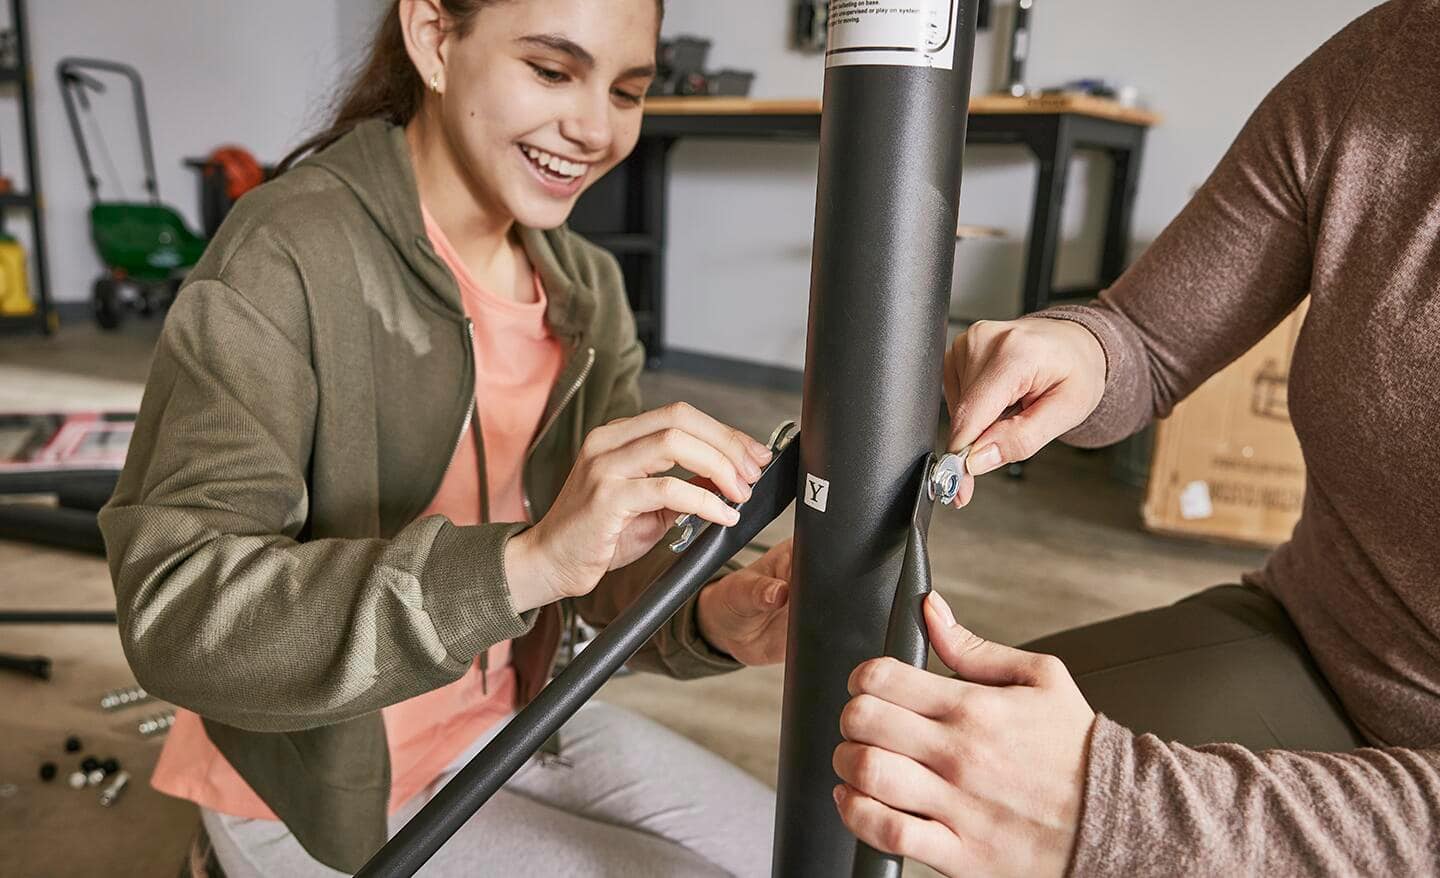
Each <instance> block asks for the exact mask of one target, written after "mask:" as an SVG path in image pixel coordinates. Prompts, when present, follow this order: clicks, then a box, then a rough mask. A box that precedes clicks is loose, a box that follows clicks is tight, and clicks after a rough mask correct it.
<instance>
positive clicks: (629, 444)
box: [505, 403, 771, 613]
mask: <svg viewBox="0 0 1440 878" xmlns="http://www.w3.org/2000/svg"><path fill="white" fill-rule="evenodd" d="M770 456H771V454H770V449H768V448H766V447H765V446H764V445H762V444H761V443H759V442H756V441H755V440H754V439H751V438H750V437H749V436H746V435H745V434H744V433H741V432H740V431H739V430H736V429H734V428H731V427H727V426H725V425H724V424H722V423H720V422H719V421H717V420H715V419H714V418H712V417H710V416H709V415H707V414H705V413H703V412H701V411H699V410H697V409H695V408H693V407H692V406H689V405H686V404H685V403H675V404H673V405H668V406H665V407H664V408H661V409H655V410H654V411H649V412H645V413H644V414H641V415H636V416H635V417H633V418H622V419H620V420H618V421H614V422H612V423H609V424H606V425H605V426H603V427H598V428H596V429H595V430H592V431H591V432H590V435H588V436H586V437H585V442H584V444H583V445H581V446H580V456H579V458H578V459H577V460H576V461H575V466H574V468H573V469H572V470H571V471H570V476H569V478H567V479H566V480H565V485H564V487H563V488H561V489H560V495H559V496H558V497H557V498H556V499H555V504H554V505H553V506H552V507H551V508H550V511H549V512H548V513H547V514H546V515H545V517H544V518H542V519H541V520H540V521H539V522H537V523H536V524H535V526H534V527H532V528H530V529H529V530H526V531H523V532H522V533H520V534H517V535H516V536H515V537H513V538H511V540H510V542H509V543H508V544H506V547H505V574H506V579H507V580H508V581H509V583H510V594H511V600H512V601H513V603H514V606H515V610H516V611H517V612H522V613H523V612H525V611H526V610H530V609H534V608H535V607H539V606H543V605H545V604H549V603H553V602H555V601H557V600H559V599H561V598H565V597H576V596H579V595H583V594H587V593H588V592H589V591H590V590H591V589H593V588H594V587H595V585H596V584H597V583H598V582H599V581H600V577H602V576H604V575H605V573H606V572H607V571H610V570H614V569H616V568H618V567H624V566H625V565H626V564H629V563H630V562H632V561H635V560H637V559H638V558H640V557H641V556H642V555H644V554H645V553H646V552H648V551H650V549H651V548H652V547H653V546H654V545H655V543H656V542H657V541H658V540H659V539H660V537H662V536H664V535H665V532H666V531H667V530H669V529H670V527H671V526H672V525H673V524H674V522H675V517H676V516H677V515H686V514H694V515H698V516H700V517H701V518H703V519H705V520H706V521H710V522H713V523H715V524H719V525H722V526H725V527H729V526H731V525H733V524H735V523H736V522H737V521H739V519H740V516H739V514H738V513H737V512H736V511H735V510H734V509H732V508H731V507H729V506H727V505H726V504H725V502H724V501H723V500H721V498H720V496H718V495H716V494H714V493H712V492H711V491H708V490H706V489H705V488H702V487H700V486H699V485H695V484H692V483H690V482H687V481H685V480H684V479H679V478H675V477H673V476H657V475H656V474H657V473H663V472H665V471H667V470H670V469H672V468H674V467H677V466H679V467H684V468H685V469H687V470H689V471H690V472H692V473H695V474H696V475H699V476H702V477H704V478H706V479H709V480H710V481H711V482H712V483H714V484H715V485H716V486H717V487H718V488H719V490H720V492H721V493H722V494H724V496H725V497H726V498H728V499H729V500H730V501H731V502H732V503H743V502H745V501H746V500H748V499H749V498H750V492H751V485H753V484H755V482H756V481H757V480H758V479H759V478H760V471H761V467H762V466H763V465H764V464H765V463H767V462H769V460H770Z"/></svg>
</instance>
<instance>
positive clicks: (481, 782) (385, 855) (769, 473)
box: [356, 440, 799, 878]
mask: <svg viewBox="0 0 1440 878" xmlns="http://www.w3.org/2000/svg"><path fill="white" fill-rule="evenodd" d="M798 461H799V443H798V440H796V441H792V442H791V443H790V445H789V446H788V447H787V448H786V449H784V450H783V451H780V452H777V453H776V455H775V459H774V460H772V461H771V462H770V464H769V465H768V466H767V467H766V468H765V472H764V474H763V475H762V476H761V478H760V481H758V482H757V483H756V484H755V486H754V489H753V493H752V494H751V496H750V499H749V500H747V501H746V502H745V505H744V507H743V508H742V510H741V518H740V523H739V524H736V525H735V526H734V527H728V528H723V527H715V526H711V527H709V528H707V529H706V530H705V531H704V533H702V534H700V536H699V537H698V538H696V540H695V542H694V544H693V545H692V546H691V547H690V549H689V550H688V551H687V552H686V553H685V554H684V555H683V556H682V557H681V558H680V559H679V560H678V561H676V562H675V563H674V564H672V565H671V566H670V568H669V569H668V570H666V571H665V572H664V573H662V574H661V575H660V577H659V578H658V579H656V580H655V582H654V583H653V584H651V586H650V587H649V588H648V589H646V590H645V593H644V594H642V595H641V596H640V597H639V598H638V599H637V600H636V601H635V602H634V603H633V604H631V605H630V606H629V607H628V608H626V610H625V611H624V612H623V613H621V614H620V616H619V617H618V618H616V619H615V621H613V622H611V623H610V624H609V625H607V626H605V628H604V630H602V631H601V632H600V634H599V635H598V636H597V637H596V638H595V639H594V640H593V641H591V642H590V645H589V646H587V647H586V648H585V651H584V652H582V653H580V654H579V655H577V656H576V657H575V658H574V660H573V661H571V662H570V664H569V665H567V666H566V668H565V670H564V671H561V672H560V674H559V675H557V676H556V677H555V679H554V680H551V681H550V685H548V686H546V687H545V688H544V689H542V690H541V691H540V694H539V695H538V696H536V698H535V700H534V701H532V702H530V704H528V705H527V706H526V707H525V709H524V710H522V711H521V712H520V713H519V714H518V715H517V716H516V717H515V718H514V719H512V720H511V721H510V722H509V723H508V724H507V725H506V726H505V728H504V729H502V730H501V731H500V734H498V735H496V736H495V738H494V740H492V741H491V742H490V743H489V744H487V745H485V748H484V749H483V750H481V751H480V752H479V753H478V754H476V756H475V758H473V759H471V760H470V762H469V764H467V765H466V766H465V767H464V768H462V769H460V772H459V773H458V774H457V775H455V777H454V778H453V779H451V781H450V782H449V783H448V784H446V785H445V787H444V788H443V789H441V790H440V792H439V793H437V794H436V795H435V798H433V799H431V800H430V801H429V802H428V803H427V804H426V805H425V807H424V808H422V809H421V810H420V813H418V814H416V815H415V817H414V818H412V819H411V820H410V822H409V823H407V824H406V825H405V826H404V827H403V828H401V830H400V831H399V832H398V833H396V834H395V836H394V838H392V839H390V841H389V842H387V843H386V844H385V846H384V847H382V848H381V849H380V850H379V851H378V852H377V853H376V854H375V856H373V857H371V858H370V861H369V862H368V863H366V864H365V866H364V868H362V869H361V870H360V871H359V872H357V873H356V874H357V875H358V876H385V878H390V876H394V875H402V876H405V875H414V874H415V872H416V871H418V870H419V869H420V867H421V866H423V865H425V862H426V861H427V860H429V859H430V857H431V856H433V855H434V854H435V852H436V851H438V850H439V849H440V846H441V845H443V844H445V842H446V841H447V840H449V838H450V836H452V835H454V834H455V832H456V831H457V830H458V829H459V828H460V827H461V826H463V825H464V824H465V821H467V820H469V819H470V817H471V816H472V815H474V813H475V812H476V811H478V810H480V808H481V806H483V805H484V804H485V803H486V802H487V801H489V799H490V797H491V796H493V795H494V794H495V792H496V791H497V790H499V789H500V787H501V786H503V785H504V784H505V782H506V781H507V780H509V779H510V778H511V776H513V775H514V774H515V772H516V771H518V770H519V769H520V766H522V765H524V764H525V761H526V760H527V759H529V758H530V757H531V756H533V755H535V753H536V752H537V751H538V750H539V749H540V748H541V747H542V746H543V745H544V744H545V741H546V740H548V739H549V737H550V736H551V735H553V734H555V733H556V732H557V731H559V730H560V727H561V726H562V725H564V724H565V721H566V720H568V719H569V718H570V717H572V716H574V714H575V711H577V710H579V709H580V707H581V706H582V705H583V704H584V703H585V702H586V701H588V700H589V699H590V697H591V696H592V695H594V694H595V692H596V691H597V690H599V688H600V687H601V686H602V685H604V683H605V681H606V680H608V679H610V677H611V676H612V675H614V673H615V672H616V671H618V670H619V669H620V666H621V665H623V664H625V662H626V661H628V660H629V658H630V656H632V655H634V654H635V652H636V650H638V649H639V648H640V647H641V646H644V645H645V641H647V640H649V639H650V638H651V637H652V636H654V634H655V632H656V631H659V630H660V628H661V627H663V626H664V624H665V622H666V621H667V620H669V618H670V617H671V616H673V615H675V613H676V611H678V610H679V609H680V607H681V606H682V605H684V603H685V602H686V601H688V600H689V599H690V598H691V597H693V596H694V595H695V594H696V593H698V592H699V591H700V589H701V588H702V587H703V586H704V585H705V583H706V582H708V581H709V579H710V577H711V575H712V574H713V573H714V572H715V571H716V570H718V569H719V568H720V566H721V565H723V564H724V563H725V562H726V561H727V560H729V559H730V558H731V557H732V556H733V555H734V554H735V553H736V552H738V551H740V550H741V549H743V548H745V546H746V545H747V544H749V542H750V541H751V540H752V539H754V538H755V536H756V535H757V534H759V533H760V531H762V530H764V528H765V526H766V525H767V524H769V523H770V522H772V521H774V520H775V518H776V517H777V516H778V515H779V514H780V513H781V512H783V511H785V509H786V507H788V506H789V505H790V503H791V502H792V501H793V500H794V499H795V495H794V491H793V486H794V484H795V473H796V472H797V470H798Z"/></svg>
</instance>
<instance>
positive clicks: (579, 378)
mask: <svg viewBox="0 0 1440 878" xmlns="http://www.w3.org/2000/svg"><path fill="white" fill-rule="evenodd" d="M594 367H595V349H594V348H593V347H587V348H586V349H585V365H584V366H582V367H580V374H578V375H576V376H575V380H574V381H572V382H570V386H569V387H567V388H565V393H564V394H563V395H562V396H561V397H560V402H559V403H558V404H556V406H555V410H554V411H552V412H551V413H550V416H549V417H548V418H546V419H545V423H544V424H542V425H541V426H540V429H539V430H537V431H536V432H535V439H534V440H533V441H531V443H530V447H529V448H527V449H526V450H525V460H526V463H528V462H529V460H530V455H531V454H533V453H534V451H535V449H536V448H537V447H539V445H540V440H542V439H544V438H545V434H546V433H549V432H550V428H551V427H553V426H555V422H556V421H558V420H560V415H561V414H562V413H563V412H564V411H565V408H566V406H568V405H570V402H571V401H572V400H574V399H575V394H577V393H579V392H580V388H581V386H583V385H584V384H585V379H586V378H588V377H590V370H591V369H593V368H594ZM520 500H521V502H522V503H523V504H524V506H525V517H526V518H528V519H530V520H531V523H532V524H533V523H534V518H535V507H534V505H533V504H532V503H531V502H530V485H529V484H528V482H527V481H526V479H525V477H524V475H523V474H522V475H521V477H520ZM574 618H575V610H574V608H573V607H572V606H571V602H570V599H568V598H567V599H565V600H562V601H560V627H561V629H562V632H563V630H564V629H565V628H567V627H571V626H572V625H573V624H574ZM561 636H562V637H563V636H564V635H563V633H562V635H561ZM569 648H570V650H571V651H572V654H571V656H570V657H571V659H573V658H574V655H573V650H574V649H575V646H574V640H573V635H572V639H571V643H570V646H569ZM559 659H560V651H559V650H556V651H555V654H554V655H553V656H551V657H550V666H549V667H548V668H546V669H545V678H546V679H547V680H548V679H550V678H551V677H553V676H555V663H556V662H557V661H559ZM549 743H550V742H547V744H549ZM553 748H554V751H555V755H556V756H557V758H558V755H559V750H560V743H559V741H558V740H556V741H554V743H553Z"/></svg>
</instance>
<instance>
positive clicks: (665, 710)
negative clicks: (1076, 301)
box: [0, 322, 1263, 876]
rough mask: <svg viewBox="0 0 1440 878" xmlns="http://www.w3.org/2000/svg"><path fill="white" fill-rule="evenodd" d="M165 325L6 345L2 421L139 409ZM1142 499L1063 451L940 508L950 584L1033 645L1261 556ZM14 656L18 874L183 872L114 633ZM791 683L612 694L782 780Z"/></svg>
mask: <svg viewBox="0 0 1440 878" xmlns="http://www.w3.org/2000/svg"><path fill="white" fill-rule="evenodd" d="M157 331H158V324H155V323H149V324H145V323H138V324H132V325H131V326H129V327H127V328H126V329H125V330H124V331H122V332H121V333H119V334H117V335H101V334H100V333H99V332H98V331H96V330H94V329H92V328H91V327H90V326H89V325H85V324H81V323H78V322H77V323H76V324H75V325H73V326H67V327H66V328H65V329H64V330H63V331H62V332H61V333H60V334H59V336H58V337H56V338H53V339H48V340H46V339H40V338H0V410H15V409H26V408H28V409H42V410H49V409H60V408H86V407H97V406H108V407H114V408H127V407H134V406H136V405H138V403H139V400H140V395H141V388H142V386H143V382H144V379H145V374H146V371H147V369H148V359H149V352H150V348H151V346H152V345H153V343H154V339H155V334H156V333H157ZM644 385H645V391H646V398H647V401H648V402H649V403H651V404H659V403H663V402H667V401H671V400H677V399H685V400H687V401H689V402H691V403H693V404H695V405H698V406H700V407H701V408H703V409H705V410H707V411H709V412H710V413H711V414H713V415H715V416H717V417H719V418H720V419H721V420H725V421H728V422H730V423H732V424H734V425H736V426H738V427H741V428H743V429H745V430H748V431H749V432H750V433H752V434H753V435H755V436H758V437H761V438H763V437H764V436H766V435H768V434H769V432H770V430H771V429H772V428H773V427H774V426H775V425H776V424H777V423H778V422H779V421H781V420H783V419H786V418H798V416H799V410H800V400H799V397H798V395H796V394H789V393H780V392H768V391H756V390H752V389H749V388H738V387H734V386H730V385H726V384H722V383H717V382H713V381H707V380H702V379H698V378H693V377H689V376H684V375H677V374H669V373H664V372H655V373H649V374H647V375H646V376H645V378H644ZM1139 503H1140V494H1139V492H1138V491H1136V490H1135V489H1133V488H1130V487H1126V486H1124V485H1122V484H1120V483H1118V482H1117V481H1115V480H1114V479H1112V478H1111V477H1110V475H1109V469H1108V458H1107V457H1106V456H1105V455H1103V454H1091V453H1082V452H1077V451H1074V450H1072V449H1068V448H1062V447H1056V448H1052V449H1048V450H1047V451H1045V452H1043V453H1042V454H1041V455H1040V457H1039V458H1037V459H1036V460H1035V461H1034V462H1033V463H1032V464H1031V465H1030V467H1029V469H1028V471H1027V473H1026V476H1025V478H1024V479H1023V480H1021V481H1013V480H1010V479H1008V478H1006V477H1004V476H999V475H997V476H991V477H987V478H985V479H983V480H982V482H981V485H980V490H979V491H978V492H977V497H976V500H975V502H974V503H973V504H972V505H971V506H970V507H969V508H967V509H965V510H961V511H954V510H938V511H937V513H936V516H935V520H934V523H933V526H932V529H931V543H930V544H931V557H932V560H933V563H934V572H935V581H936V585H937V587H938V588H939V590H941V591H942V592H943V593H944V595H945V597H946V598H947V599H948V600H949V601H950V603H951V605H952V606H954V607H955V609H956V611H957V613H959V615H960V617H961V619H962V621H964V622H966V623H967V624H969V625H970V626H971V627H972V628H973V629H975V630H976V631H977V632H979V633H980V634H983V635H985V636H987V637H990V638H993V639H996V640H1000V641H1004V642H1008V643H1018V642H1021V641H1024V640H1027V639H1029V638H1032V637H1036V636H1039V635H1042V634H1045V633H1048V632H1051V631H1055V630H1058V629H1061V628H1066V627H1070V626H1073V625H1078V624H1082V623H1085V622H1091V621H1094V620H1097V619H1103V618H1106V617H1109V616H1113V615H1117V614H1120V613H1125V612H1129V611H1132V610H1137V609H1141V608H1145V607H1151V606H1156V605H1159V604H1164V603H1169V602H1172V601H1174V600H1176V599H1178V598H1180V597H1181V596H1183V595H1186V594H1189V593H1191V592H1194V591H1197V590H1199V589H1201V588H1204V587H1206V586H1209V585H1212V584H1215V583H1219V582H1229V581H1234V580H1235V579H1236V578H1237V577H1238V576H1239V574H1240V573H1241V572H1242V571H1244V570H1246V569H1248V568H1251V567H1254V566H1257V565H1258V564H1259V563H1260V561H1261V559H1262V558H1263V554H1262V553H1260V552H1256V551H1251V550H1242V549H1232V548H1225V547H1217V546H1208V545H1202V544H1197V543H1189V542H1182V541H1178V540H1173V539H1167V538H1162V537H1157V536H1153V535H1150V534H1146V533H1143V532H1142V531H1141V530H1140V527H1139V515H1138V509H1139ZM788 527H789V518H788V516H787V517H786V518H785V519H784V520H782V521H780V522H777V523H776V524H775V525H774V526H772V528H771V529H770V530H769V531H767V533H766V534H764V535H762V537H761V539H762V540H763V541H764V542H767V543H769V542H773V541H774V540H775V539H780V538H783V536H784V535H785V533H786V532H787V529H788ZM113 606H114V599H113V594H112V592H111V590H110V585H109V579H108V574H107V571H106V568H105V565H104V563H103V561H101V560H100V559H98V558H92V557H88V556H84V555H78V554H73V553H68V552H63V551H54V550H49V549H42V548H38V547H32V546H28V545H24V544H20V543H7V542H3V541H0V607H4V608H6V609H28V608H42V607H43V608H47V609H55V608H64V609H92V608H107V609H108V608H113ZM0 651H3V652H9V653H21V654H31V655H34V654H44V655H48V656H50V657H52V658H53V660H54V676H53V679H52V680H51V681H50V682H48V683H44V682H39V681H35V680H30V679H28V678H24V677H20V676H17V675H14V674H0V705H4V707H3V709H0V740H3V741H4V742H5V745H4V746H3V747H0V873H3V874H5V875H17V876H40V875H44V876H82V875H83V876H90V875H159V876H171V875H174V874H176V873H177V872H178V869H179V866H180V864H181V861H182V857H183V853H184V851H185V849H186V846H187V844H188V841H189V838H190V836H191V834H192V833H193V831H194V829H195V826H196V823H197V818H196V813H195V810H194V808H193V807H192V806H190V805H188V804H187V803H184V802H180V801H176V800H173V799H169V798H167V797H164V796H161V795H159V794H158V793H155V792H153V791H151V790H150V789H149V788H148V786H147V785H146V783H145V778H146V777H147V776H148V774H149V771H150V768H151V767H152V766H153V764H154V761H155V757H156V755H157V753H158V752H159V746H160V744H159V742H158V741H149V740H146V739H143V738H142V737H141V736H140V735H139V734H138V733H137V732H136V730H135V723H136V722H138V721H139V720H140V719H141V718H143V717H144V716H146V715H147V714H148V713H149V712H150V710H147V708H145V707H136V708H131V709H128V710H124V711H119V712H117V713H115V714H105V713H102V712H101V711H100V710H99V708H98V706H97V701H98V698H99V696H100V694H101V693H102V692H104V691H106V690H108V689H111V688H114V687H117V686H122V685H125V684H127V683H129V682H132V680H133V678H132V677H130V675H129V672H128V670H127V668H126V665H125V660H124V657H123V655H122V654H121V651H120V645H119V642H118V639H117V638H116V635H115V632H114V629H113V628H112V627H109V626H104V627H101V626H85V627H74V626H71V627H51V626H38V627H6V628H3V629H0ZM781 679H782V674H781V671H780V670H779V669H762V670H747V671H743V672H741V673H738V674H734V675H730V676H728V677H723V678H717V679H711V680H705V681H700V682H696V683H677V682H673V681H669V680H657V679H655V678H653V677H648V676H647V677H639V676H632V677H629V678H625V679H621V680H618V681H615V682H613V683H611V684H609V685H608V686H607V687H606V689H605V691H604V693H603V697H605V698H606V699H607V700H609V701H611V702H614V703H617V704H623V705H626V706H629V707H631V708H633V709H635V710H638V711H640V712H642V713H645V714H648V715H650V716H652V717H654V718H656V719H658V720H659V721H661V722H663V723H665V724H667V725H669V726H670V727H672V728H674V729H676V730H678V731H679V732H681V733H683V734H685V735H688V736H690V737H692V738H694V739H695V740H697V741H699V742H701V743H702V744H704V745H706V746H708V747H710V748H711V749H713V750H715V751H717V752H719V753H721V754H722V755H724V756H726V757H727V758H729V759H732V760H734V761H735V762H736V763H738V764H739V765H741V766H742V767H743V768H744V769H745V770H747V771H749V772H750V773H752V774H754V775H755V776H756V777H759V778H761V779H762V780H764V781H765V782H767V783H772V784H773V783H774V779H775V771H776V755H775V754H776V744H777V740H778V737H779V722H780V688H781ZM149 707H150V708H152V709H153V708H154V705H153V703H152V705H149ZM69 734H78V735H79V736H80V737H81V738H82V739H83V741H84V744H85V750H84V751H83V752H86V753H91V754H94V755H96V756H97V757H100V758H104V757H107V756H115V757H117V758H119V759H120V760H121V761H122V762H123V763H124V764H125V765H126V766H127V767H128V768H129V770H130V771H131V772H132V773H133V774H135V776H136V780H135V781H134V782H132V784H131V786H130V789H129V790H128V791H127V793H126V795H125V796H124V797H123V798H122V799H121V800H120V801H119V803H118V804H117V805H116V806H115V807H113V808H102V807H100V806H99V804H98V803H97V801H96V799H97V791H96V790H93V789H87V790H84V791H81V792H76V791H74V790H71V789H69V788H68V787H66V786H65V785H64V784H63V783H62V782H55V783H49V784H42V783H40V781H39V779H38V777H37V769H38V766H39V765H40V763H41V762H43V761H45V760H53V761H56V762H57V763H58V764H59V765H60V768H61V773H62V776H63V775H64V774H66V773H68V772H69V771H70V770H73V765H72V763H76V762H78V760H77V759H75V758H73V757H71V756H70V755H69V754H66V753H64V752H63V751H62V743H63V741H64V739H65V737H66V736H67V735H69ZM6 784H13V785H14V788H13V789H11V788H9V787H6V786H4V785H6ZM7 791H8V792H9V795H5V793H6V792H7ZM907 874H909V875H912V876H913V875H920V874H928V872H926V871H925V870H922V869H918V868H912V869H910V870H907Z"/></svg>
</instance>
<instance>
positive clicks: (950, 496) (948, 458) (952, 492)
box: [927, 448, 970, 506]
mask: <svg viewBox="0 0 1440 878" xmlns="http://www.w3.org/2000/svg"><path fill="white" fill-rule="evenodd" d="M969 451H970V449H968V448H967V449H964V450H962V451H960V452H959V453H958V454H947V455H945V456H944V457H942V458H940V459H939V460H938V461H936V463H935V467H934V469H932V470H930V479H929V483H928V486H927V490H928V492H929V494H930V499H931V500H936V501H938V502H940V503H942V504H944V505H946V506H949V505H950V504H951V503H954V502H955V498H956V497H958V496H959V495H960V482H961V480H962V479H963V478H964V476H965V458H966V457H967V456H969Z"/></svg>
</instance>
